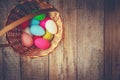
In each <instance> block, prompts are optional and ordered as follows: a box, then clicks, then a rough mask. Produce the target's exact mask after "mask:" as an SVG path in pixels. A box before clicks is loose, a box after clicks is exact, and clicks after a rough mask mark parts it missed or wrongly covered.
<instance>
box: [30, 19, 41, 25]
mask: <svg viewBox="0 0 120 80" xmlns="http://www.w3.org/2000/svg"><path fill="white" fill-rule="evenodd" d="M38 24H40V21H39V20H37V19H34V18H33V19H32V20H31V25H38Z"/></svg>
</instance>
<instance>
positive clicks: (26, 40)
mask: <svg viewBox="0 0 120 80" xmlns="http://www.w3.org/2000/svg"><path fill="white" fill-rule="evenodd" d="M21 39H22V45H23V46H25V47H31V46H32V45H33V39H32V37H31V36H30V35H29V34H27V33H23V34H22V35H21Z"/></svg>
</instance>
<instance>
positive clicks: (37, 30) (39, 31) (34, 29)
mask: <svg viewBox="0 0 120 80" xmlns="http://www.w3.org/2000/svg"><path fill="white" fill-rule="evenodd" d="M30 32H31V34H32V35H35V36H43V35H44V34H45V31H44V29H43V28H42V27H41V26H40V25H31V27H30Z"/></svg>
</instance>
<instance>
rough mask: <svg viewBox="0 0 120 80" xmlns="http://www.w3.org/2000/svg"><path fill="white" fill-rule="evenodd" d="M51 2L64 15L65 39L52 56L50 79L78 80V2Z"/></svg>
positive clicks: (50, 58) (68, 0)
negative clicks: (76, 59)
mask: <svg viewBox="0 0 120 80" xmlns="http://www.w3.org/2000/svg"><path fill="white" fill-rule="evenodd" d="M50 2H51V4H53V5H54V6H55V7H56V8H58V10H59V11H60V13H61V14H62V19H63V26H64V39H63V41H62V42H61V43H60V44H59V46H58V48H57V49H56V50H55V51H54V52H53V53H52V54H50V57H49V61H50V62H49V64H50V65H49V79H50V80H76V64H75V55H76V1H75V0H50ZM71 5H72V6H71Z"/></svg>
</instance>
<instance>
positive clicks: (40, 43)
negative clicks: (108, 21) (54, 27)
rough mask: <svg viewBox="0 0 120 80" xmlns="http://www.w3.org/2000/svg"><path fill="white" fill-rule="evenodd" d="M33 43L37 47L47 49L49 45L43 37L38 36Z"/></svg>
mask: <svg viewBox="0 0 120 80" xmlns="http://www.w3.org/2000/svg"><path fill="white" fill-rule="evenodd" d="M34 44H35V46H36V47H37V48H40V49H42V50H45V49H48V48H49V47H50V42H49V41H48V40H46V39H43V38H38V39H36V40H35V41H34Z"/></svg>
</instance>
